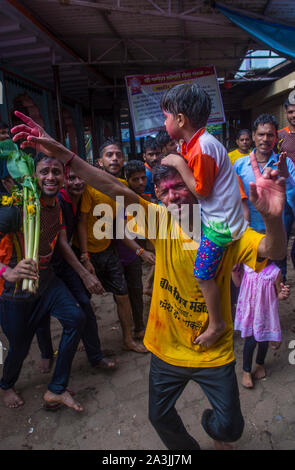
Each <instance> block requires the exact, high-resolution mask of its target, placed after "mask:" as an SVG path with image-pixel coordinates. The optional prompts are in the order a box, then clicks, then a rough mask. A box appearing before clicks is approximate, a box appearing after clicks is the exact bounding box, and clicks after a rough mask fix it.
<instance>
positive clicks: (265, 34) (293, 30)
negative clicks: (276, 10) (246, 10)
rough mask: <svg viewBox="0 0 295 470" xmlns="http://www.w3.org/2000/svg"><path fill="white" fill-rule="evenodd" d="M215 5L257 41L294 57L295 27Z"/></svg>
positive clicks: (283, 54) (285, 55)
mask: <svg viewBox="0 0 295 470" xmlns="http://www.w3.org/2000/svg"><path fill="white" fill-rule="evenodd" d="M215 7H216V8H217V9H218V10H219V11H220V13H223V14H224V15H225V16H226V17H227V18H228V19H229V20H230V21H232V22H233V23H235V24H236V25H237V26H239V27H240V28H242V29H244V30H245V31H247V33H248V34H250V35H251V36H252V37H253V38H255V39H256V40H257V41H258V42H260V43H263V44H266V45H267V46H268V47H269V48H270V49H272V50H273V51H275V52H277V53H278V54H280V55H282V56H284V57H286V58H290V59H293V60H294V59H295V27H292V26H288V25H283V24H280V23H277V22H275V21H273V22H272V21H265V20H263V19H259V18H253V17H250V16H247V15H244V14H243V13H238V12H236V11H233V10H231V9H229V8H226V7H224V6H223V5H219V4H218V3H216V4H215Z"/></svg>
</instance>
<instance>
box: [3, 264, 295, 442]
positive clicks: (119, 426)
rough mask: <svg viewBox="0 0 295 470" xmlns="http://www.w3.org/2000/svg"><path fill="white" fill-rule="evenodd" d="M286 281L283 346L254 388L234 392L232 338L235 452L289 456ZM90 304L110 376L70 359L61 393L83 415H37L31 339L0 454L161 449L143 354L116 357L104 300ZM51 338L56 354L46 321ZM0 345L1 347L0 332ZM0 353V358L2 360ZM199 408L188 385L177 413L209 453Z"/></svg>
mask: <svg viewBox="0 0 295 470" xmlns="http://www.w3.org/2000/svg"><path fill="white" fill-rule="evenodd" d="M288 279H289V284H290V285H291V289H292V290H291V296H290V298H289V299H288V300H287V301H285V302H281V304H280V314H281V326H282V333H283V344H282V346H281V348H280V349H279V350H278V351H272V350H269V353H268V356H267V361H266V368H267V377H266V378H264V379H262V380H260V381H257V382H256V383H255V388H254V389H252V390H246V389H244V388H243V387H242V385H241V358H242V348H243V340H241V338H240V336H239V334H238V333H235V335H234V343H235V354H236V359H237V367H236V371H237V376H238V380H239V384H240V397H241V405H242V410H243V414H244V418H245V430H244V433H243V436H242V438H241V439H240V440H239V441H238V442H237V443H236V444H235V447H236V448H237V449H241V450H258V449H261V450H271V449H275V450H294V449H295V438H294V436H295V364H294V365H292V364H290V363H289V355H290V353H292V349H289V343H290V341H291V340H295V334H294V333H292V332H291V330H290V327H291V325H292V324H294V323H295V313H294V312H293V309H294V308H295V273H294V270H293V268H292V267H291V265H289V267H288ZM144 300H145V314H146V315H147V314H148V308H149V301H150V298H149V297H144ZM92 301H93V305H94V307H95V313H96V316H97V321H98V325H99V331H100V338H101V342H102V347H103V349H105V350H112V351H113V352H114V353H115V357H116V358H117V360H118V367H117V369H116V370H115V371H112V372H110V371H107V372H106V371H94V370H93V369H92V368H91V367H90V366H89V364H88V363H87V359H86V356H85V353H84V352H78V353H77V354H76V356H75V359H74V363H73V368H72V374H71V380H70V384H69V388H70V389H71V390H73V391H74V392H75V393H76V399H77V400H78V401H80V402H81V403H82V404H83V406H84V408H85V411H84V412H83V413H82V414H79V413H76V412H74V411H73V410H70V409H67V408H62V409H59V410H58V411H56V412H54V413H53V412H46V411H45V410H44V409H43V408H42V396H43V393H44V391H45V390H46V386H47V384H48V382H49V377H50V376H49V375H48V374H41V373H40V371H39V369H38V367H39V351H38V347H37V345H36V340H34V342H33V344H32V347H31V351H30V354H29V356H28V357H27V358H26V361H25V363H24V367H23V370H22V374H21V376H20V379H19V381H18V383H17V387H16V389H17V391H18V392H19V393H20V394H21V396H22V398H23V399H24V400H25V405H24V406H23V407H21V408H19V409H15V410H10V409H7V408H6V407H5V406H4V405H3V404H2V401H1V402H0V416H1V421H0V423H1V424H0V450H14V449H15V450H25V449H34V450H115V449H116V450H123V449H124V450H151V449H154V450H163V449H165V447H164V445H163V444H162V442H161V441H160V439H159V438H158V436H157V434H156V433H155V431H154V429H153V428H152V426H151V424H150V423H149V421H148V418H147V416H148V411H147V406H148V371H149V361H150V354H145V355H143V354H136V353H132V352H125V351H123V350H122V348H121V345H122V342H121V339H122V337H121V330H120V326H119V323H118V318H117V315H116V307H115V304H114V301H113V298H112V296H111V295H109V294H107V295H106V296H104V297H98V296H93V299H92ZM52 336H53V340H54V345H55V347H56V349H57V347H58V342H59V338H60V326H59V323H58V322H57V321H56V320H54V319H53V320H52ZM0 340H1V341H2V342H3V345H4V347H6V348H7V341H6V338H5V337H4V335H3V333H2V331H0ZM294 346H295V344H294ZM293 351H295V349H294V350H293ZM5 354H6V352H5V351H4V357H5ZM294 356H295V354H294ZM294 356H293V357H294ZM1 369H2V366H1V365H0V370H1ZM207 407H208V401H207V398H206V397H205V396H204V394H203V392H202V391H201V389H200V388H199V387H198V386H197V385H196V384H194V383H189V384H188V386H187V387H186V389H185V391H184V393H183V394H182V396H181V398H180V399H179V400H178V402H177V410H178V412H179V413H180V415H181V417H182V419H183V421H184V423H185V425H186V427H187V429H188V431H189V432H190V433H191V434H192V435H193V436H194V437H195V438H197V440H198V441H199V443H200V446H201V448H202V449H204V450H211V449H212V450H213V448H214V447H213V444H212V441H211V439H210V438H209V437H208V436H207V434H206V433H205V431H204V430H203V428H202V426H201V424H200V419H201V414H202V412H203V410H204V409H205V408H207Z"/></svg>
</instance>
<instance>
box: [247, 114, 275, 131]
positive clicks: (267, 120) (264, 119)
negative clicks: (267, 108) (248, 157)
mask: <svg viewBox="0 0 295 470" xmlns="http://www.w3.org/2000/svg"><path fill="white" fill-rule="evenodd" d="M259 124H261V125H262V126H263V125H264V124H271V125H272V126H274V127H275V128H276V130H278V128H279V125H278V121H277V120H276V118H275V117H274V116H272V115H271V114H260V116H258V118H257V119H256V121H254V124H253V131H254V132H256V131H257V128H258V126H259Z"/></svg>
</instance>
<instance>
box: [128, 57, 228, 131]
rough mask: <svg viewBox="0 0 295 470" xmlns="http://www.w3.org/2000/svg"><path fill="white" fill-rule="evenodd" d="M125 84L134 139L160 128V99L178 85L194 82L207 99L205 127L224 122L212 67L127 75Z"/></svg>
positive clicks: (161, 113)
mask: <svg viewBox="0 0 295 470" xmlns="http://www.w3.org/2000/svg"><path fill="white" fill-rule="evenodd" d="M125 82H126V87H127V94H128V101H129V109H130V114H131V118H132V123H133V129H134V135H135V136H136V137H142V136H146V135H150V134H154V133H156V132H158V131H159V130H161V129H163V128H164V115H163V112H162V110H161V108H160V101H161V97H162V95H163V94H164V93H165V91H166V90H167V89H168V88H171V87H173V86H175V85H178V84H180V83H192V82H197V83H198V85H199V86H201V87H202V88H204V89H205V90H206V91H207V93H208V94H209V95H210V97H211V101H212V111H211V114H210V117H209V120H208V125H209V124H222V123H223V122H225V115H224V109H223V103H222V99H221V94H220V89H219V84H218V81H217V76H216V71H215V67H214V66H212V65H210V66H206V67H200V68H196V69H189V70H181V71H179V72H167V73H161V74H160V73H158V74H152V75H129V76H127V77H125Z"/></svg>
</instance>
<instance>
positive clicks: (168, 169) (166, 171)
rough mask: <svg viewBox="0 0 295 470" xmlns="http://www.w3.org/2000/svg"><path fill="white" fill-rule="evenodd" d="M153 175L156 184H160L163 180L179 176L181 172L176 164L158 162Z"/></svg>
mask: <svg viewBox="0 0 295 470" xmlns="http://www.w3.org/2000/svg"><path fill="white" fill-rule="evenodd" d="M152 175H153V183H154V185H156V186H158V185H159V183H160V182H161V181H162V180H165V179H167V178H170V177H174V176H177V175H179V172H178V171H177V170H176V168H175V167H174V166H170V165H161V163H158V164H157V165H155V166H154V167H153V169H152Z"/></svg>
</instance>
